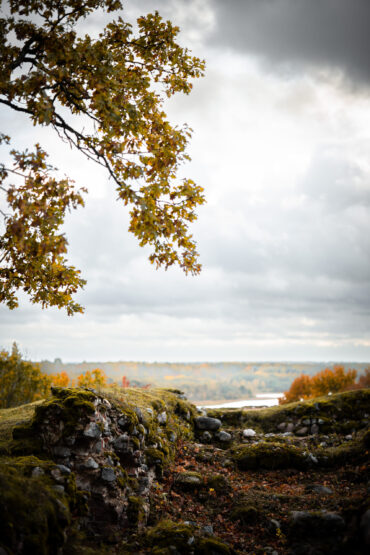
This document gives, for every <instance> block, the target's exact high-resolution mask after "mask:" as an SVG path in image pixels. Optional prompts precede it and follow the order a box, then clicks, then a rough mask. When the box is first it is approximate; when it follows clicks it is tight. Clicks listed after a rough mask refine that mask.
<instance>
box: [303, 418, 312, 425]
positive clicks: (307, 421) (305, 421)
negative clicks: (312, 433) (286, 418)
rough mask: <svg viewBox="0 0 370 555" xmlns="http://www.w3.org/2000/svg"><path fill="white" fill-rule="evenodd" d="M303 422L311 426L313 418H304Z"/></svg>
mask: <svg viewBox="0 0 370 555" xmlns="http://www.w3.org/2000/svg"><path fill="white" fill-rule="evenodd" d="M302 424H303V425H304V426H309V425H310V424H311V420H310V419H309V418H305V419H304V420H302Z"/></svg>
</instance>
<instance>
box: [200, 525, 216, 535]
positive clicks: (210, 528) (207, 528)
mask: <svg viewBox="0 0 370 555" xmlns="http://www.w3.org/2000/svg"><path fill="white" fill-rule="evenodd" d="M202 531H203V532H204V533H205V534H208V535H209V536H213V526H212V524H206V525H205V526H203V528H202Z"/></svg>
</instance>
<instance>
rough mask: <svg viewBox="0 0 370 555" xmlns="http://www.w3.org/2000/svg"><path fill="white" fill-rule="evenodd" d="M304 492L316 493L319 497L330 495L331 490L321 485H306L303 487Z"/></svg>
mask: <svg viewBox="0 0 370 555" xmlns="http://www.w3.org/2000/svg"><path fill="white" fill-rule="evenodd" d="M305 491H306V492H307V493H318V494H320V495H331V494H332V493H334V492H333V490H331V489H330V488H327V487H326V486H322V485H321V484H308V485H307V486H306V487H305Z"/></svg>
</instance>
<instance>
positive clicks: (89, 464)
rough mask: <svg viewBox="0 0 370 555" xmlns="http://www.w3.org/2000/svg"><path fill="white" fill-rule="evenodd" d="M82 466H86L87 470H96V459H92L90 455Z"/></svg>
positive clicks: (97, 466)
mask: <svg viewBox="0 0 370 555" xmlns="http://www.w3.org/2000/svg"><path fill="white" fill-rule="evenodd" d="M83 466H84V468H87V469H88V470H96V469H97V468H99V465H98V463H97V462H96V461H94V459H93V458H92V457H89V458H88V459H87V460H86V461H85V462H84V464H83Z"/></svg>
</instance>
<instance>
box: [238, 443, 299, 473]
mask: <svg viewBox="0 0 370 555" xmlns="http://www.w3.org/2000/svg"><path fill="white" fill-rule="evenodd" d="M231 457H232V459H233V460H234V461H235V462H236V463H237V465H238V467H239V468H240V470H257V469H259V468H262V469H268V470H277V469H282V468H304V467H305V466H307V462H306V457H305V455H304V454H303V452H302V450H301V449H299V448H298V447H295V446H293V445H284V444H282V443H272V442H260V443H257V444H254V445H239V446H237V447H235V448H234V449H233V450H232V455H231Z"/></svg>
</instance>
